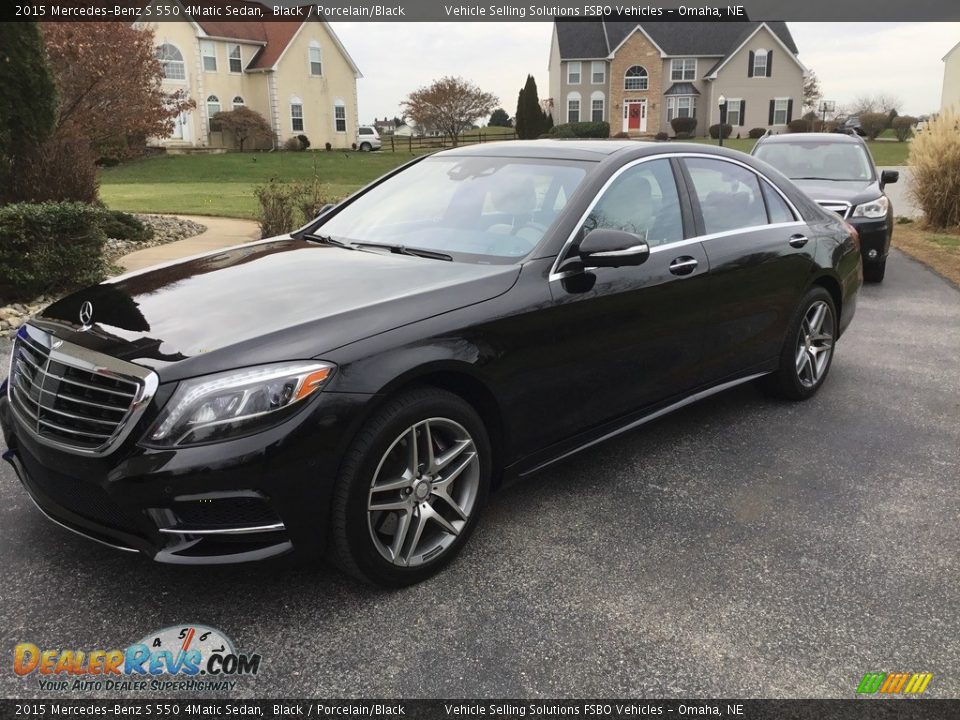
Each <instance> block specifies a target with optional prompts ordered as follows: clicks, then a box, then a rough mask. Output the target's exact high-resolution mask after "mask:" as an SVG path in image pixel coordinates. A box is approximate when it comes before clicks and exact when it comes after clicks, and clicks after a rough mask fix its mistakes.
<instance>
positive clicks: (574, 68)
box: [567, 61, 581, 85]
mask: <svg viewBox="0 0 960 720" xmlns="http://www.w3.org/2000/svg"><path fill="white" fill-rule="evenodd" d="M580 68H581V65H580V62H579V61H577V62H568V63H567V84H568V85H579V84H580Z"/></svg>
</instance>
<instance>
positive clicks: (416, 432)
mask: <svg viewBox="0 0 960 720" xmlns="http://www.w3.org/2000/svg"><path fill="white" fill-rule="evenodd" d="M490 472H491V454H490V444H489V441H488V439H487V433H486V430H485V428H484V426H483V423H482V421H481V420H480V417H479V416H478V415H477V413H476V411H475V410H474V409H473V408H472V407H471V406H470V405H469V404H468V403H467V402H465V401H464V400H463V399H462V398H460V397H458V396H457V395H453V394H452V393H448V392H446V391H444V390H439V389H436V388H418V389H416V390H413V391H409V392H406V393H404V394H403V395H400V396H398V397H397V398H395V399H393V400H391V401H388V403H387V404H386V406H384V408H382V409H381V410H380V411H379V412H378V413H377V414H376V415H375V416H374V417H373V418H371V419H370V420H369V421H368V422H367V424H366V425H365V426H364V427H363V429H362V430H361V431H360V432H359V433H358V436H357V439H356V440H355V441H354V444H353V447H352V448H351V449H350V450H349V451H348V453H347V455H346V457H345V460H344V463H343V467H342V468H341V472H340V477H339V478H338V481H337V487H336V490H335V493H334V501H333V510H332V513H333V517H332V522H331V533H332V538H331V543H330V550H331V551H332V554H333V557H332V559H333V561H334V562H335V564H336V565H337V566H339V567H340V568H341V569H342V570H344V571H346V572H347V573H349V574H351V575H353V576H354V577H356V578H358V579H360V580H363V581H365V582H368V583H371V584H375V585H382V586H386V587H400V586H403V585H410V584H412V583H416V582H420V581H421V580H424V579H426V578H428V577H430V576H431V575H433V574H435V573H436V572H438V571H439V570H440V569H441V568H442V567H443V566H444V565H446V564H447V563H448V562H450V560H452V559H453V557H454V556H455V555H456V553H457V552H458V551H459V550H460V548H461V547H462V546H463V545H464V543H465V542H466V540H467V538H468V537H469V535H470V533H471V532H472V531H473V527H474V525H475V523H476V521H477V518H478V517H479V515H480V513H481V511H482V509H483V506H484V504H485V503H486V499H487V492H488V489H489V485H490Z"/></svg>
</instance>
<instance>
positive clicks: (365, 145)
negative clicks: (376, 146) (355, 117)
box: [360, 143, 373, 152]
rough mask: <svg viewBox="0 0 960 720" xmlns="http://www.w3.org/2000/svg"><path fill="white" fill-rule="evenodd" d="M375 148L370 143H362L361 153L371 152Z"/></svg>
mask: <svg viewBox="0 0 960 720" xmlns="http://www.w3.org/2000/svg"><path fill="white" fill-rule="evenodd" d="M372 149H373V146H372V145H371V144H370V143H360V152H370V151H371V150H372Z"/></svg>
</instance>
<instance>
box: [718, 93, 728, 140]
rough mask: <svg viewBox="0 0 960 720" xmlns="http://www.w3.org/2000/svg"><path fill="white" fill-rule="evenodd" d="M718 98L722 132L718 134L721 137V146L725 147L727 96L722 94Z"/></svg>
mask: <svg viewBox="0 0 960 720" xmlns="http://www.w3.org/2000/svg"><path fill="white" fill-rule="evenodd" d="M718 100H719V101H720V102H719V106H720V132H718V133H717V136H718V137H719V138H720V147H723V125H724V123H726V122H727V98H725V97H724V96H723V95H721V96H720V97H719V98H718Z"/></svg>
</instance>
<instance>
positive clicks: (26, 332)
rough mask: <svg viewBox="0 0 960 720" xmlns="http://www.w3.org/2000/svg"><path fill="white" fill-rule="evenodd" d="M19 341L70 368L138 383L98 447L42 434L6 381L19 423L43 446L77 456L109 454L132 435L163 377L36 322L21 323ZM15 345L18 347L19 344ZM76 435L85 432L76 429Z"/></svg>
mask: <svg viewBox="0 0 960 720" xmlns="http://www.w3.org/2000/svg"><path fill="white" fill-rule="evenodd" d="M21 336H22V338H21ZM17 340H18V341H19V342H32V343H35V344H37V345H39V346H40V347H42V348H43V349H44V351H45V352H47V353H48V356H49V359H50V361H54V362H58V363H62V364H63V365H67V366H69V367H75V368H78V369H80V370H84V371H86V372H90V373H94V374H97V375H103V376H106V377H110V378H113V379H115V380H120V381H122V382H125V383H129V384H130V385H131V386H136V392H135V394H134V395H133V399H132V400H131V401H130V405H129V408H128V409H127V410H126V412H125V414H124V416H123V418H122V419H120V420H119V421H118V422H117V427H116V430H115V431H114V433H113V434H112V435H110V436H107V437H106V438H105V440H104V442H103V443H102V444H101V445H99V446H98V447H95V448H83V447H76V446H73V445H69V444H67V443H62V442H59V441H57V440H54V439H52V438H50V437H47V436H45V435H43V434H41V433H40V432H39V430H38V426H37V421H36V419H34V422H32V423H31V422H30V418H27V417H24V410H23V408H22V407H21V406H20V405H18V403H16V402H14V397H13V383H12V382H9V383H7V399H8V400H9V401H10V409H11V414H12V415H13V416H14V417H15V418H16V420H17V422H18V425H19V426H20V427H21V428H23V429H24V430H25V431H26V432H28V433H29V434H30V436H31V437H32V438H33V439H34V440H36V441H37V442H39V443H41V444H43V445H47V446H48V447H53V448H57V449H58V450H63V451H64V452H69V453H73V454H75V455H86V456H92V457H100V456H103V455H107V454H109V453H110V452H111V451H113V450H115V449H116V448H117V447H118V446H119V445H120V444H121V443H122V442H123V441H124V440H126V439H127V436H128V435H129V434H130V432H131V431H132V430H133V428H134V427H136V424H137V422H138V421H139V420H140V418H141V416H142V415H143V413H144V411H146V409H147V407H148V406H149V405H150V401H151V400H153V396H154V395H155V394H156V392H157V388H158V387H159V386H160V378H159V377H158V376H157V374H156V373H155V372H153V371H152V370H150V369H148V368H145V367H142V366H140V365H134V364H133V363H128V362H125V361H123V360H119V359H117V358H115V357H111V356H110V355H104V354H102V353H98V352H95V351H93V350H90V349H88V348H85V347H83V346H81V345H76V344H74V343H71V342H69V341H67V340H60V339H58V338H55V337H54V336H53V335H52V334H50V333H48V332H46V331H45V330H41V329H40V328H38V327H35V326H33V325H29V324H24V325H22V326H21V327H20V330H19V331H18V332H17ZM14 347H15V348H16V345H15V346H14ZM18 355H19V353H18V352H12V353H11V358H10V362H11V364H10V369H11V374H10V376H9V377H11V378H12V377H13V368H14V367H15V363H16V358H17V356H18ZM48 366H49V362H48ZM45 374H49V373H45ZM19 377H20V376H19V375H18V376H17V379H18V381H19ZM67 382H68V383H69V384H74V385H81V384H82V383H79V382H77V381H75V380H67ZM94 389H95V390H98V391H103V392H107V393H111V391H110V390H105V389H101V388H94ZM41 393H47V394H51V393H50V391H49V390H43V389H41ZM112 394H116V395H120V396H123V397H129V395H125V394H124V393H120V392H117V391H113V392H112ZM68 400H69V398H68ZM46 424H50V423H46ZM75 434H83V433H79V432H75Z"/></svg>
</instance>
